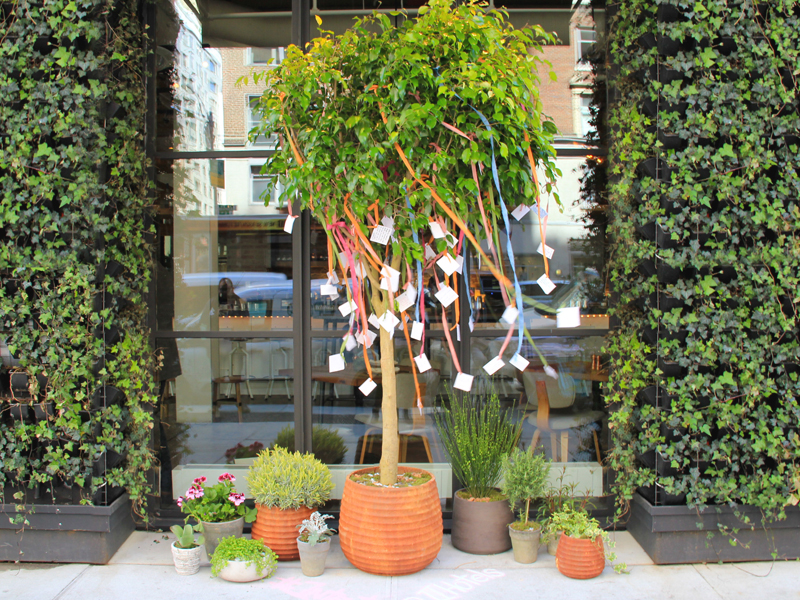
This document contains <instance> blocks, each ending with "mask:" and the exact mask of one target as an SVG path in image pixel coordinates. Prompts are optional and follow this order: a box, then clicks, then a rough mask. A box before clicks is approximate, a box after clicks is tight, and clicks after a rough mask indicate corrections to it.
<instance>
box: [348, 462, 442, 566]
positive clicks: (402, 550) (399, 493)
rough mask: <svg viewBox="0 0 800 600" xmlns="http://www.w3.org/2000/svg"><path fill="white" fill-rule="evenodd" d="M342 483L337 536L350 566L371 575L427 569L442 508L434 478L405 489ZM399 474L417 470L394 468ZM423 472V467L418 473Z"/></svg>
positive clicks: (437, 539) (435, 550) (436, 542)
mask: <svg viewBox="0 0 800 600" xmlns="http://www.w3.org/2000/svg"><path fill="white" fill-rule="evenodd" d="M376 470H377V468H376V467H372V468H368V469H361V470H359V471H355V472H353V473H351V474H350V476H349V477H348V478H347V481H345V484H344V494H343V496H342V504H341V512H340V513H339V539H340V541H341V545H342V551H343V552H344V555H345V557H347V560H349V561H350V562H351V563H353V565H354V566H355V567H356V568H358V569H361V570H362V571H366V572H367V573H373V574H375V575H408V574H410V573H416V572H417V571H421V570H422V569H424V568H425V567H427V566H428V565H429V564H431V562H433V559H434V558H436V556H437V555H438V554H439V550H440V549H441V547H442V531H443V530H442V508H441V504H440V502H439V492H438V489H437V487H436V480H435V479H434V478H433V476H431V479H430V481H427V482H425V483H423V484H422V485H417V486H411V487H404V488H385V487H373V486H366V485H361V484H359V483H356V482H354V481H353V480H352V479H351V477H352V476H353V475H359V474H362V473H369V472H374V471H376ZM398 471H399V472H400V473H406V472H409V471H416V472H419V471H420V469H412V468H410V467H399V469H398ZM423 472H424V471H423Z"/></svg>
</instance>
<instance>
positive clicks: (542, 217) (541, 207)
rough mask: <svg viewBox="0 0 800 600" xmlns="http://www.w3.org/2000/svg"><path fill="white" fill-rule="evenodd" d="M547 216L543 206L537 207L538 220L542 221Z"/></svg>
mask: <svg viewBox="0 0 800 600" xmlns="http://www.w3.org/2000/svg"><path fill="white" fill-rule="evenodd" d="M546 216H547V211H546V210H545V209H544V206H540V207H539V218H540V219H544V218H545V217H546Z"/></svg>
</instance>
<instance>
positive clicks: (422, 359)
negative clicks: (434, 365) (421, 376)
mask: <svg viewBox="0 0 800 600" xmlns="http://www.w3.org/2000/svg"><path fill="white" fill-rule="evenodd" d="M414 362H415V363H417V371H419V372H420V373H424V372H425V371H430V368H431V363H430V361H429V360H428V357H427V356H425V353H424V352H423V353H422V354H420V355H419V356H415V357H414Z"/></svg>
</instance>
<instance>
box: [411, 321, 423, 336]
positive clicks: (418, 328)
mask: <svg viewBox="0 0 800 600" xmlns="http://www.w3.org/2000/svg"><path fill="white" fill-rule="evenodd" d="M424 329H425V328H424V326H423V325H422V323H420V322H419V321H414V323H413V325H411V339H412V340H417V341H419V340H421V339H422V332H423V331H424Z"/></svg>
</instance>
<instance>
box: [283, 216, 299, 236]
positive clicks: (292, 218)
mask: <svg viewBox="0 0 800 600" xmlns="http://www.w3.org/2000/svg"><path fill="white" fill-rule="evenodd" d="M296 220H297V217H295V216H292V215H289V216H288V217H286V223H284V224H283V230H284V231H285V232H286V233H292V228H293V227H294V222H295V221H296Z"/></svg>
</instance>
